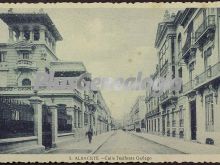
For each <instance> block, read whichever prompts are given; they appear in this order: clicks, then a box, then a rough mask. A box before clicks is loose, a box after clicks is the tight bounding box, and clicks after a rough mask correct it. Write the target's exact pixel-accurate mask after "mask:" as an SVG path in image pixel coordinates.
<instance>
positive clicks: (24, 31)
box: [0, 11, 113, 153]
mask: <svg viewBox="0 0 220 165" xmlns="http://www.w3.org/2000/svg"><path fill="white" fill-rule="evenodd" d="M0 18H1V19H2V20H3V22H5V23H6V24H7V25H8V29H9V40H8V43H3V44H0V77H1V81H0V152H1V153H17V152H18V153H26V152H28V151H31V152H32V153H37V152H41V151H42V150H44V149H45V148H51V147H56V146H58V145H62V144H63V143H65V142H67V141H73V140H77V139H79V138H82V137H85V132H86V131H87V130H88V128H89V127H92V128H93V131H94V134H95V135H97V134H100V133H103V132H107V131H110V130H111V127H112V126H113V122H112V121H113V119H112V117H111V112H110V110H109V109H108V107H107V105H106V103H105V100H104V98H103V97H102V94H101V92H100V91H92V90H79V89H72V90H70V89H62V90H51V89H47V87H45V88H40V89H39V90H38V91H35V90H34V89H33V85H34V82H35V80H36V74H37V72H42V73H47V74H50V73H51V72H53V73H54V77H55V78H57V79H59V78H61V77H69V78H72V77H79V76H80V75H82V74H83V73H87V70H86V68H85V66H84V64H83V63H82V62H65V61H61V60H59V59H58V57H57V56H56V42H57V41H61V40H62V36H61V34H60V33H59V31H58V30H57V28H56V27H55V25H54V24H53V22H52V20H51V19H50V17H49V16H48V14H46V13H44V12H43V11H40V12H39V13H13V12H12V11H9V12H8V13H2V14H0ZM84 80H85V81H91V77H89V76H87V77H84ZM59 83H62V82H59ZM66 85H68V84H66Z"/></svg>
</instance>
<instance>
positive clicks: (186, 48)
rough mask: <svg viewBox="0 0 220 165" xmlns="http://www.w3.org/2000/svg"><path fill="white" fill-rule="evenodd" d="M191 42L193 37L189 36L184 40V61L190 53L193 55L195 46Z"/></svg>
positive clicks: (186, 60)
mask: <svg viewBox="0 0 220 165" xmlns="http://www.w3.org/2000/svg"><path fill="white" fill-rule="evenodd" d="M193 42H194V40H193V38H192V37H189V38H188V39H187V40H186V43H185V45H184V46H183V48H182V57H183V59H184V60H185V62H188V58H189V57H190V56H191V55H195V52H196V48H195V47H194V44H193Z"/></svg>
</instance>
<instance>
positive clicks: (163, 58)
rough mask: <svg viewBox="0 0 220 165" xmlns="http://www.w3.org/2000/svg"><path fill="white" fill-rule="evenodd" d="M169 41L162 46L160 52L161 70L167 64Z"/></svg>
mask: <svg viewBox="0 0 220 165" xmlns="http://www.w3.org/2000/svg"><path fill="white" fill-rule="evenodd" d="M168 46H169V45H168V41H166V42H165V43H164V45H163V46H162V48H161V50H160V52H159V56H160V68H162V67H163V66H164V65H165V64H166V62H167V55H166V53H167V49H168Z"/></svg>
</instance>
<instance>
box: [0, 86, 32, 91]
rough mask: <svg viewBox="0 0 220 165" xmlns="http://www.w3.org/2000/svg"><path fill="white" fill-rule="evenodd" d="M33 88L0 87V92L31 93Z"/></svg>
mask: <svg viewBox="0 0 220 165" xmlns="http://www.w3.org/2000/svg"><path fill="white" fill-rule="evenodd" d="M31 90H33V87H31V86H28V87H0V91H31Z"/></svg>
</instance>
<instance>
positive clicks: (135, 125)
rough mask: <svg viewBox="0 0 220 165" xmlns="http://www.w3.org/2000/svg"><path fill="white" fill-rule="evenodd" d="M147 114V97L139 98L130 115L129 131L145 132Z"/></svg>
mask: <svg viewBox="0 0 220 165" xmlns="http://www.w3.org/2000/svg"><path fill="white" fill-rule="evenodd" d="M145 114H146V105H145V97H144V96H138V97H137V99H136V101H135V103H134V105H133V106H132V108H131V111H130V113H129V124H128V125H129V129H130V130H136V131H145V129H146V125H145Z"/></svg>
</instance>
